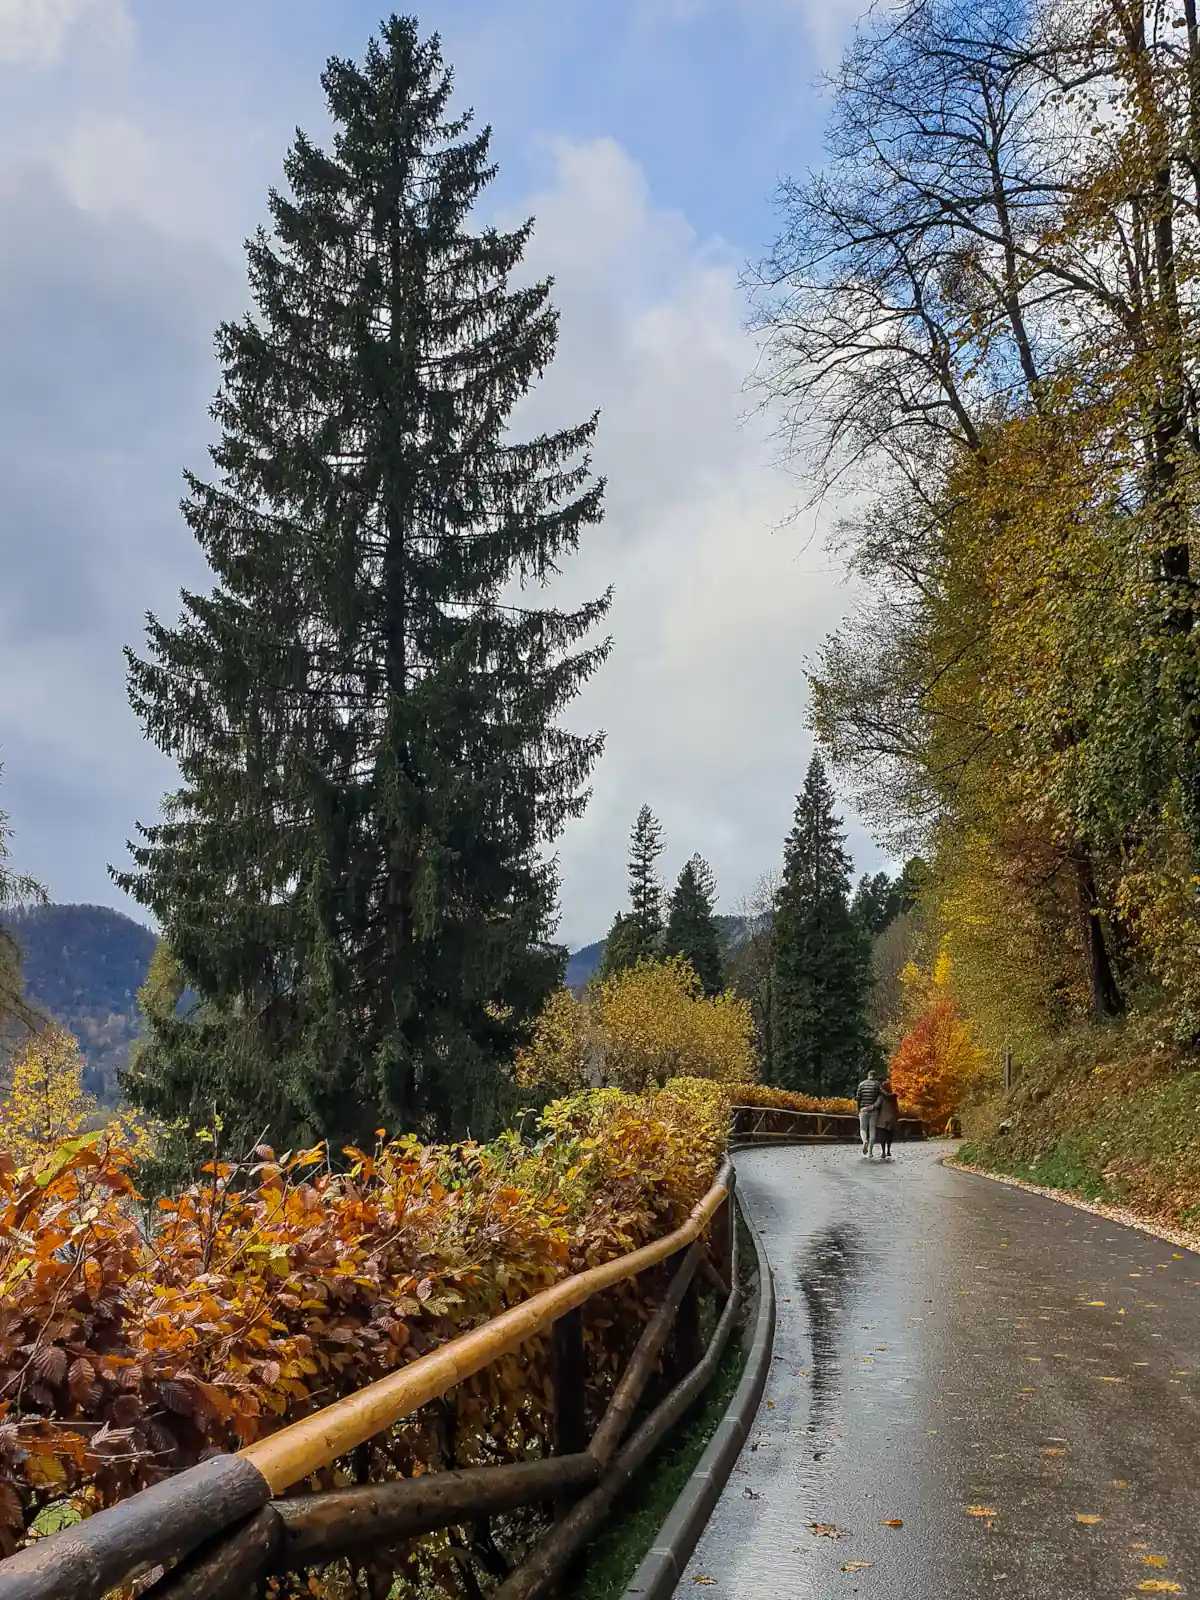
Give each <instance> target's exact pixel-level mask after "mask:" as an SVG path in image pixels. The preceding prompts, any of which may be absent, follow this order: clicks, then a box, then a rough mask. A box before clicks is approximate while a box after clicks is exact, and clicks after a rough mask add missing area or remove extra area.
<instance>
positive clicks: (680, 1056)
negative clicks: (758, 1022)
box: [517, 956, 757, 1093]
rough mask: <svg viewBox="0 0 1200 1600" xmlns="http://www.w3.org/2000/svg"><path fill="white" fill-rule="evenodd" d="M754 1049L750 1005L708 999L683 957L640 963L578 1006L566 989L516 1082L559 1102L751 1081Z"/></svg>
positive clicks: (731, 998) (551, 1005)
mask: <svg viewBox="0 0 1200 1600" xmlns="http://www.w3.org/2000/svg"><path fill="white" fill-rule="evenodd" d="M753 1040H754V1022H753V1017H752V1015H751V1011H750V1007H749V1005H748V1004H747V1002H746V1001H744V1000H740V999H738V998H737V997H736V996H735V995H732V994H718V995H715V996H713V997H711V998H709V997H708V996H706V995H705V993H704V988H703V985H702V984H701V982H700V979H699V978H698V977H697V976H696V974H695V973H694V972H693V971H692V969H691V967H690V966H689V965H688V964H687V962H686V961H684V960H683V959H682V958H681V957H678V956H672V957H670V958H668V959H667V960H665V961H646V960H643V961H638V962H637V963H635V964H634V965H633V966H630V967H627V968H625V969H624V970H622V971H620V972H616V973H614V974H613V975H612V976H611V977H608V978H604V979H602V980H601V981H600V982H598V983H595V984H592V985H591V986H590V987H589V989H588V990H587V992H586V993H585V994H584V996H583V998H582V999H576V998H575V996H574V995H573V994H571V993H570V991H569V990H566V989H562V990H559V991H558V992H557V993H556V994H553V995H551V997H550V1000H549V1002H548V1003H547V1005H546V1008H545V1010H544V1011H543V1013H542V1016H541V1017H540V1018H539V1020H538V1023H537V1025H536V1028H535V1032H534V1037H533V1040H532V1043H531V1045H530V1047H529V1048H528V1049H527V1050H525V1051H523V1052H522V1053H521V1054H520V1055H519V1056H518V1058H517V1075H518V1078H519V1080H520V1081H521V1082H522V1083H525V1084H529V1085H535V1084H536V1085H540V1086H543V1087H546V1088H550V1089H552V1090H553V1091H556V1092H560V1093H572V1092H573V1091H575V1090H576V1089H581V1088H585V1087H588V1086H590V1085H598V1084H616V1085H618V1086H619V1087H621V1088H624V1089H629V1090H633V1091H636V1092H640V1091H642V1090H645V1089H648V1088H652V1087H654V1086H655V1085H662V1084H664V1083H666V1082H667V1081H668V1080H669V1079H671V1078H678V1077H691V1078H710V1079H713V1080H714V1081H717V1082H723V1083H740V1082H748V1081H750V1080H752V1079H753V1078H754V1077H755V1075H756V1071H757V1068H756V1064H755V1054H754V1043H753Z"/></svg>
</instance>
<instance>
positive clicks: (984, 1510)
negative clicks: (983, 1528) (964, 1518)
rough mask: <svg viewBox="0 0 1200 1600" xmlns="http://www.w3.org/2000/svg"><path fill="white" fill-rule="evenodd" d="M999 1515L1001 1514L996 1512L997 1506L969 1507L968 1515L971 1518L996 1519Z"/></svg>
mask: <svg viewBox="0 0 1200 1600" xmlns="http://www.w3.org/2000/svg"><path fill="white" fill-rule="evenodd" d="M999 1514H1000V1513H999V1512H998V1511H997V1510H996V1508H995V1506H968V1507H967V1515H968V1516H969V1517H996V1516H999Z"/></svg>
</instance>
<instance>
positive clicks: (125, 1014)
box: [0, 905, 158, 1105]
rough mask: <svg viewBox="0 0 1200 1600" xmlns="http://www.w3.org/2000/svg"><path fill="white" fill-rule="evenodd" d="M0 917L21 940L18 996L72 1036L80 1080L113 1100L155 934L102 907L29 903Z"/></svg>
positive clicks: (105, 1100)
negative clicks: (82, 1063)
mask: <svg viewBox="0 0 1200 1600" xmlns="http://www.w3.org/2000/svg"><path fill="white" fill-rule="evenodd" d="M0 922H2V923H3V925H4V926H5V927H6V928H7V929H8V930H9V931H10V932H11V933H12V935H13V937H14V938H15V939H16V941H17V943H18V944H19V945H20V947H21V952H22V961H21V975H22V978H23V980H24V989H25V997H26V999H27V1000H29V1001H31V1002H32V1003H33V1004H34V1005H35V1006H36V1007H37V1008H38V1010H39V1011H42V1012H44V1013H45V1014H46V1015H47V1016H49V1017H52V1018H54V1020H55V1021H56V1022H61V1023H62V1024H63V1026H64V1027H66V1028H69V1029H70V1030H71V1032H72V1033H73V1034H74V1035H75V1036H76V1038H77V1039H78V1040H79V1043H80V1045H81V1047H82V1049H83V1053H84V1056H85V1058H86V1060H87V1068H86V1071H85V1073H84V1087H85V1088H86V1089H87V1090H88V1092H89V1093H90V1094H94V1095H95V1096H96V1098H97V1099H98V1100H100V1101H101V1103H102V1104H105V1105H111V1104H113V1102H114V1101H115V1100H116V1095H117V1072H118V1070H120V1069H121V1068H122V1067H124V1066H125V1064H126V1062H127V1061H128V1059H129V1046H130V1044H131V1043H132V1042H133V1040H134V1039H135V1038H136V1037H137V1033H138V1029H139V1025H140V1016H139V1013H138V1007H137V991H138V989H139V988H140V986H141V984H142V983H143V981H144V980H145V977H146V969H147V967H148V966H149V965H150V957H151V956H152V955H153V954H154V947H155V945H156V944H157V942H158V941H157V939H156V936H155V935H154V933H153V932H152V931H151V930H150V929H149V928H147V927H145V926H144V925H143V924H142V923H140V922H135V921H134V920H133V918H132V917H127V916H125V915H124V914H123V913H122V912H120V911H113V910H110V909H109V908H108V907H107V906H86V905H47V906H29V907H25V908H21V909H14V910H10V911H5V912H3V913H0Z"/></svg>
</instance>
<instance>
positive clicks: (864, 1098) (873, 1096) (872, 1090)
mask: <svg viewBox="0 0 1200 1600" xmlns="http://www.w3.org/2000/svg"><path fill="white" fill-rule="evenodd" d="M882 1092H883V1085H882V1084H881V1083H880V1081H879V1079H878V1078H877V1077H876V1076H875V1068H874V1067H872V1068H871V1070H870V1072H868V1073H867V1075H866V1077H865V1078H864V1079H863V1081H862V1082H861V1083H860V1084H859V1086H858V1094H857V1100H858V1126H859V1131H860V1132H861V1134H862V1142H863V1155H865V1156H866V1157H867V1159H868V1160H870V1157H871V1147H872V1146H873V1145H874V1143H875V1113H876V1112H877V1111H878V1110H879V1096H880V1095H881V1094H882Z"/></svg>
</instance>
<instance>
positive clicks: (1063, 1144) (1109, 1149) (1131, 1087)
mask: <svg viewBox="0 0 1200 1600" xmlns="http://www.w3.org/2000/svg"><path fill="white" fill-rule="evenodd" d="M962 1121H963V1131H964V1133H965V1134H966V1138H967V1142H966V1144H965V1145H964V1147H963V1148H962V1150H961V1151H960V1152H959V1159H960V1160H962V1161H963V1162H966V1163H968V1164H971V1165H976V1166H980V1167H984V1168H987V1169H989V1170H990V1171H993V1172H1000V1173H1005V1174H1007V1175H1009V1176H1012V1177H1016V1178H1022V1179H1025V1180H1026V1181H1027V1182H1031V1183H1036V1184H1039V1185H1042V1186H1044V1187H1045V1188H1048V1189H1060V1190H1065V1191H1068V1192H1070V1193H1071V1194H1075V1195H1079V1196H1081V1197H1083V1198H1084V1199H1087V1200H1099V1201H1104V1202H1107V1203H1109V1204H1112V1205H1119V1206H1126V1207H1128V1208H1129V1209H1130V1210H1131V1211H1133V1212H1135V1213H1137V1214H1138V1215H1139V1216H1142V1217H1144V1218H1146V1219H1147V1220H1148V1221H1152V1222H1160V1223H1164V1224H1166V1225H1168V1226H1170V1227H1175V1228H1183V1229H1186V1230H1189V1231H1196V1230H1197V1229H1200V1054H1198V1053H1197V1052H1196V1051H1195V1050H1194V1049H1193V1050H1187V1051H1185V1050H1183V1049H1181V1047H1180V1046H1179V1045H1178V1044H1176V1043H1175V1042H1174V1041H1173V1040H1172V1039H1171V1038H1170V1036H1169V1034H1167V1033H1166V1032H1165V1031H1164V1029H1163V1028H1162V1026H1161V1025H1159V1024H1156V1023H1155V1020H1154V1019H1153V1018H1149V1017H1143V1018H1133V1019H1131V1020H1129V1021H1127V1022H1124V1023H1121V1024H1119V1025H1116V1026H1113V1027H1109V1028H1094V1029H1088V1030H1086V1031H1084V1032H1081V1033H1079V1034H1077V1035H1074V1036H1072V1037H1070V1038H1068V1039H1065V1040H1063V1041H1061V1042H1060V1043H1059V1044H1057V1045H1056V1046H1055V1048H1054V1049H1053V1050H1051V1051H1048V1052H1047V1053H1046V1055H1045V1056H1044V1057H1043V1058H1042V1059H1041V1060H1040V1061H1037V1062H1035V1063H1032V1064H1031V1065H1029V1066H1028V1067H1026V1069H1025V1070H1024V1071H1023V1072H1021V1073H1020V1074H1019V1076H1018V1079H1017V1083H1016V1085H1015V1087H1014V1088H1013V1090H1012V1091H1011V1092H1010V1093H1009V1094H1008V1095H1006V1096H997V1097H996V1098H994V1099H992V1100H989V1101H987V1102H984V1103H983V1104H980V1105H976V1106H973V1107H969V1108H968V1109H966V1110H965V1111H964V1113H963V1118H962Z"/></svg>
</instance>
